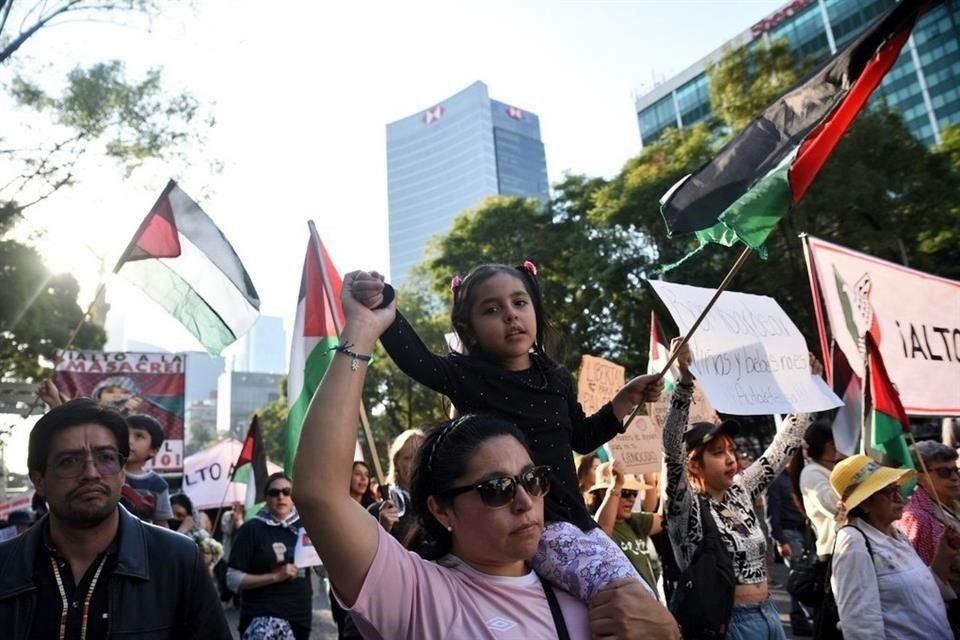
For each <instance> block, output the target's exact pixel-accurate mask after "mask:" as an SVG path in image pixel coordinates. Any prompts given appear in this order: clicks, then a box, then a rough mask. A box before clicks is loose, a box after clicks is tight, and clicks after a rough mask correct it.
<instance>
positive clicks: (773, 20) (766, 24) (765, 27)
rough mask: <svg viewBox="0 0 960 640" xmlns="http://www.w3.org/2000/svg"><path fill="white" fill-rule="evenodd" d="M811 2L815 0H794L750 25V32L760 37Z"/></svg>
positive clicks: (755, 36)
mask: <svg viewBox="0 0 960 640" xmlns="http://www.w3.org/2000/svg"><path fill="white" fill-rule="evenodd" d="M811 2H813V0H793V2H791V3H790V4H788V5H787V6H785V7H783V8H782V9H779V10H777V11H774V12H773V13H771V14H770V15H769V16H767V17H766V18H764V19H763V20H761V21H760V22H758V23H757V24H755V25H753V26H752V27H750V34H751V35H752V36H753V37H754V38H759V37H760V36H762V35H763V34H765V33H766V32H767V31H770V30H771V29H773V28H774V27H777V26H779V25H781V24H782V23H783V22H785V21H786V20H788V19H790V18H792V17H793V16H795V15H797V14H798V13H800V12H801V11H803V10H804V9H806V8H807V7H808V6H810V3H811Z"/></svg>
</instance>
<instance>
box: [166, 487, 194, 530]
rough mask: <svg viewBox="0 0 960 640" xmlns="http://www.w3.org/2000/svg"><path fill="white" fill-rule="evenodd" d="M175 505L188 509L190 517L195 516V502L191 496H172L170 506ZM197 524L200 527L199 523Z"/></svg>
mask: <svg viewBox="0 0 960 640" xmlns="http://www.w3.org/2000/svg"><path fill="white" fill-rule="evenodd" d="M175 504H177V505H180V506H181V507H183V508H184V509H186V510H187V515H188V516H192V515H193V500H191V499H190V496H188V495H187V494H185V493H175V494H173V495H172V496H170V505H171V506H173V505H175ZM197 524H198V525H199V524H200V523H199V522H198V523H197Z"/></svg>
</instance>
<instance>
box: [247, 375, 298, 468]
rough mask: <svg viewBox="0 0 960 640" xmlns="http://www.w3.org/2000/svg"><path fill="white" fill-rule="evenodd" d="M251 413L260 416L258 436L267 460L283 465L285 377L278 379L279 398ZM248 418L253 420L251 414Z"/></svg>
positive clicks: (285, 411) (285, 402)
mask: <svg viewBox="0 0 960 640" xmlns="http://www.w3.org/2000/svg"><path fill="white" fill-rule="evenodd" d="M253 413H255V414H257V415H259V416H260V435H261V436H262V437H263V445H264V448H265V449H264V450H265V451H266V453H267V460H270V461H271V462H275V463H277V464H283V460H284V457H285V455H286V451H287V413H288V405H287V376H283V377H282V378H281V379H280V397H279V398H277V399H276V400H274V401H273V402H270V403H268V404H265V405H264V406H262V407H260V408H259V409H257V410H256V411H254V412H253ZM250 418H251V419H253V414H251V415H250ZM244 435H246V432H244Z"/></svg>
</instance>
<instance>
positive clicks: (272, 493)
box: [264, 487, 293, 498]
mask: <svg viewBox="0 0 960 640" xmlns="http://www.w3.org/2000/svg"><path fill="white" fill-rule="evenodd" d="M264 493H265V494H267V497H268V498H279V497H280V494H283V495H285V496H287V497H290V494H291V493H293V489H291V488H290V487H284V488H283V489H267V490H266V491H264Z"/></svg>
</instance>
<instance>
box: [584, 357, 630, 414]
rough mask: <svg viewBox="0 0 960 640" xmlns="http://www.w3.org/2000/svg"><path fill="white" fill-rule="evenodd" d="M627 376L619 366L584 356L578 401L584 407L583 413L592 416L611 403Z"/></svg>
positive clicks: (601, 359)
mask: <svg viewBox="0 0 960 640" xmlns="http://www.w3.org/2000/svg"><path fill="white" fill-rule="evenodd" d="M625 376H626V370H625V369H624V368H623V367H621V366H620V365H618V364H615V363H613V362H610V361H609V360H604V359H603V358H598V357H596V356H583V359H582V360H581V361H580V378H579V380H578V381H577V401H578V402H579V403H580V404H581V405H582V406H583V412H584V413H586V414H587V415H588V416H592V415H593V414H595V413H596V412H597V411H599V410H600V407H602V406H603V405H605V404H606V403H608V402H610V401H611V400H612V399H613V396H615V395H616V394H617V391H619V390H620V387H622V386H623V384H624V381H625V379H626V378H625Z"/></svg>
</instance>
